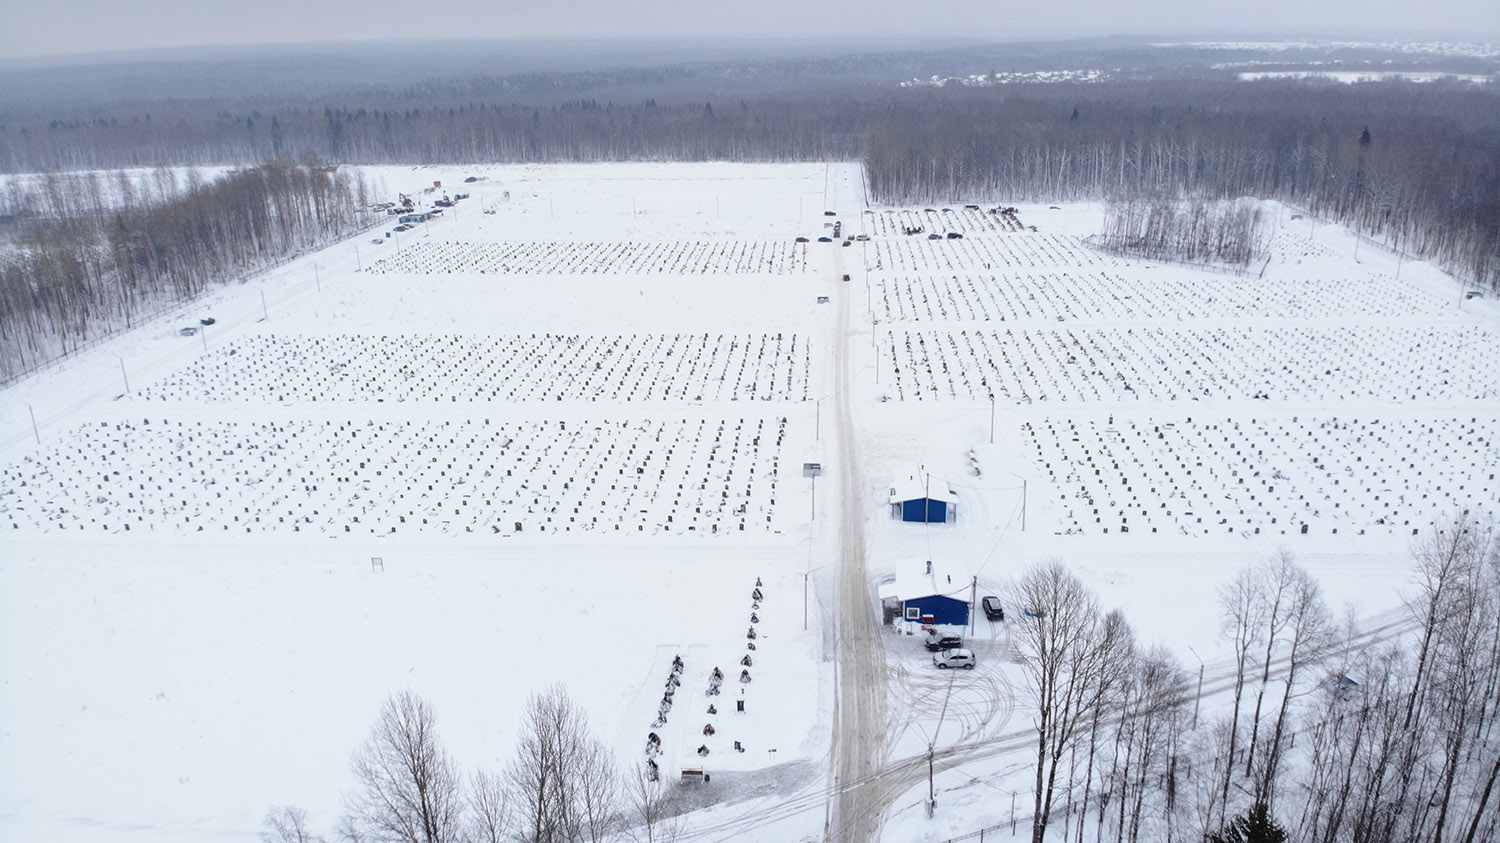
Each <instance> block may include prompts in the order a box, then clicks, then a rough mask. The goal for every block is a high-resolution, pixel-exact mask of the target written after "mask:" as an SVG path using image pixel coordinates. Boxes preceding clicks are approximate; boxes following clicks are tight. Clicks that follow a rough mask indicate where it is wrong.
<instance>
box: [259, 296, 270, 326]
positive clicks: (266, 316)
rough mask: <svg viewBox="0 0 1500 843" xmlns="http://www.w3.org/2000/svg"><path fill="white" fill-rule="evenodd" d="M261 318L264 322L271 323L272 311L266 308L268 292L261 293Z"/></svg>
mask: <svg viewBox="0 0 1500 843" xmlns="http://www.w3.org/2000/svg"><path fill="white" fill-rule="evenodd" d="M260 317H261V320H262V321H265V322H269V321H271V309H270V308H268V307H266V291H265V290H261V291H260Z"/></svg>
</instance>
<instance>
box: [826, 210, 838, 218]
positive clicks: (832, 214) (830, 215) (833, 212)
mask: <svg viewBox="0 0 1500 843" xmlns="http://www.w3.org/2000/svg"><path fill="white" fill-rule="evenodd" d="M838 215H839V213H838V211H824V212H823V216H825V217H836V216H838Z"/></svg>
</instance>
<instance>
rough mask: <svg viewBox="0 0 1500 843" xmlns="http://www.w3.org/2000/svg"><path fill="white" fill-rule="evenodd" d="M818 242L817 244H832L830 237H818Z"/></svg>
mask: <svg viewBox="0 0 1500 843" xmlns="http://www.w3.org/2000/svg"><path fill="white" fill-rule="evenodd" d="M818 242H819V243H832V242H833V238H832V237H819V238H818Z"/></svg>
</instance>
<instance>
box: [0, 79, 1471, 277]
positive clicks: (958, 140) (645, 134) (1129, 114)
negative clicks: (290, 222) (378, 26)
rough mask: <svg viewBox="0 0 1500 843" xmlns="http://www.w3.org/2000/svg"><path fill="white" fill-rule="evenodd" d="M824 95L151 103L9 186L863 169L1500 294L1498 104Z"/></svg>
mask: <svg viewBox="0 0 1500 843" xmlns="http://www.w3.org/2000/svg"><path fill="white" fill-rule="evenodd" d="M805 84H806V87H805V88H801V89H789V92H788V93H782V94H767V95H763V96H758V97H752V98H745V99H735V100H731V101H727V102H724V101H721V102H704V101H703V98H711V97H712V96H714V94H712V93H711V92H710V91H709V90H704V91H702V92H701V95H702V98H698V97H694V96H693V95H694V94H697V93H699V92H698V91H696V90H694V91H678V92H677V93H678V94H680V98H679V99H678V100H677V101H668V100H666V99H665V98H664V97H663V99H662V101H661V102H658V101H657V100H656V99H653V98H643V97H642V96H640V95H639V93H638V92H633V93H626V92H625V91H615V90H608V89H606V90H598V91H595V92H591V93H592V95H591V96H588V97H586V98H580V97H579V96H578V95H577V93H576V92H570V93H569V94H568V95H566V96H565V95H563V94H561V93H559V94H557V95H556V98H555V99H554V100H552V101H550V102H544V101H541V100H538V99H537V98H536V97H535V96H533V97H531V99H530V101H523V100H521V97H520V95H519V94H517V93H516V92H515V91H514V90H511V89H508V88H506V87H504V86H502V85H490V86H485V85H477V86H476V85H475V84H473V80H450V81H447V82H445V81H443V80H436V81H434V82H432V83H430V84H428V85H424V86H423V87H422V88H421V89H420V90H419V91H417V90H413V91H403V92H400V93H390V92H386V93H380V92H371V93H368V94H363V95H360V96H359V97H356V96H355V95H348V96H346V97H345V98H344V99H342V100H337V101H332V102H329V103H327V104H326V105H324V106H323V107H322V108H321V109H318V108H309V107H307V104H306V100H305V99H303V98H302V97H300V96H299V97H297V98H295V99H287V100H285V101H278V100H274V99H272V100H269V101H268V100H265V99H248V98H247V99H242V100H206V101H201V102H199V101H194V102H161V103H149V102H147V103H142V102H140V101H131V102H130V103H129V104H121V105H116V106H110V107H109V108H107V109H104V110H105V111H107V112H108V116H97V117H93V118H89V119H83V118H79V117H78V116H77V115H72V114H63V115H57V117H56V119H51V120H50V121H48V120H43V119H41V118H40V117H38V118H35V119H34V121H33V122H31V123H30V124H29V125H28V124H26V123H19V124H18V123H17V122H16V121H11V122H6V123H0V169H3V170H8V171H13V172H25V171H48V170H66V169H78V168H84V167H96V168H110V167H128V166H142V165H147V166H150V165H163V164H181V165H188V164H193V165H206V164H220V165H222V164H251V163H258V162H261V161H267V160H277V161H287V162H291V161H330V162H345V163H370V164H379V163H401V164H421V163H442V162H473V161H500V162H524V161H627V160H680V161H703V160H731V161H820V160H851V159H856V158H858V159H862V160H863V161H864V163H865V168H866V174H867V176H868V182H869V191H870V196H869V198H870V199H871V200H873V201H878V202H882V203H888V204H908V203H922V204H926V203H932V202H949V201H953V202H974V201H980V200H992V201H1000V202H1006V203H1013V202H1016V201H1022V200H1028V199H1095V198H1101V197H1106V196H1116V195H1129V194H1131V193H1145V194H1166V195H1172V196H1179V195H1180V196H1200V195H1201V196H1208V197H1215V198H1224V197H1239V196H1256V197H1261V198H1269V199H1280V200H1284V201H1286V202H1288V203H1291V204H1294V205H1297V206H1299V207H1304V208H1306V209H1308V210H1309V211H1310V212H1311V213H1313V214H1315V215H1318V216H1321V217H1326V218H1330V219H1333V220H1335V221H1338V222H1341V223H1344V224H1348V225H1350V226H1352V227H1356V228H1358V229H1359V230H1361V231H1363V232H1365V233H1367V234H1371V235H1374V236H1376V237H1378V238H1382V239H1384V240H1385V241H1387V242H1389V243H1390V244H1391V245H1393V246H1394V247H1396V248H1399V249H1402V250H1404V251H1406V252H1408V253H1411V254H1414V255H1417V256H1419V257H1423V258H1435V259H1437V260H1439V261H1441V262H1442V263H1443V264H1444V266H1445V267H1446V268H1448V269H1449V270H1450V271H1453V272H1455V273H1456V274H1458V275H1461V276H1465V277H1467V278H1470V279H1472V280H1475V281H1477V282H1478V283H1480V284H1481V285H1483V286H1490V287H1495V286H1496V285H1497V284H1500V206H1497V205H1496V203H1495V202H1494V196H1495V195H1496V190H1497V186H1500V154H1497V149H1500V134H1497V129H1496V126H1495V123H1494V121H1493V120H1490V119H1487V118H1488V116H1489V115H1493V114H1494V113H1496V111H1497V110H1500V106H1497V96H1500V95H1497V93H1496V92H1495V90H1494V89H1493V86H1489V87H1482V86H1481V87H1473V86H1462V87H1457V86H1455V87H1448V86H1442V85H1419V84H1408V83H1381V84H1367V85H1357V86H1342V85H1336V86H1309V85H1304V84H1299V83H1296V82H1286V81H1272V80H1268V81H1261V82H1254V83H1245V82H1230V81H1223V80H1202V79H1200V80H1184V79H1174V80H1155V81H1149V80H1148V81H1144V82H1143V81H1130V80H1119V81H1112V82H1103V83H1090V84H1087V85H1076V84H1071V83H1055V84H1047V85H1035V86H1028V87H1025V88H1015V87H1007V88H1005V89H1003V90H997V89H992V88H991V89H986V88H965V89H952V88H945V89H942V93H941V94H940V95H939V94H935V93H933V91H931V90H895V91H891V90H888V89H875V92H873V93H872V92H868V91H866V90H864V89H854V90H848V91H841V92H839V94H838V95H836V96H830V95H828V94H826V93H825V92H824V91H823V90H822V89H821V88H820V87H818V86H817V85H816V84H814V83H805ZM153 115H154V118H153ZM168 117H170V119H168Z"/></svg>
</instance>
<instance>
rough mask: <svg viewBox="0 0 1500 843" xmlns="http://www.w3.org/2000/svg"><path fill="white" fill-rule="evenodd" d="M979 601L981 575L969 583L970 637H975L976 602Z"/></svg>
mask: <svg viewBox="0 0 1500 843" xmlns="http://www.w3.org/2000/svg"><path fill="white" fill-rule="evenodd" d="M977 602H979V577H977V576H976V577H974V578H973V581H972V582H971V583H969V637H970V638H972V637H974V604H975V603H977Z"/></svg>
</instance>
